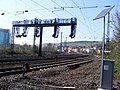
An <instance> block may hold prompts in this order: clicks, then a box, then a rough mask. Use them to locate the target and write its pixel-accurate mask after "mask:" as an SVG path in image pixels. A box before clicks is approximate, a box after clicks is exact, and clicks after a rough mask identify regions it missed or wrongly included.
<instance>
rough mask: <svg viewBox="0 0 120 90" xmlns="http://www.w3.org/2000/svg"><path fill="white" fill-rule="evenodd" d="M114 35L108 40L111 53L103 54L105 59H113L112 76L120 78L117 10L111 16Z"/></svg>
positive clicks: (119, 37)
mask: <svg viewBox="0 0 120 90" xmlns="http://www.w3.org/2000/svg"><path fill="white" fill-rule="evenodd" d="M113 26H114V27H115V30H114V37H113V39H112V41H111V42H110V50H111V53H109V54H105V57H106V58H107V59H111V60H115V66H114V77H115V78H116V79H117V78H120V16H119V13H118V12H117V13H116V15H115V16H114V17H113Z"/></svg>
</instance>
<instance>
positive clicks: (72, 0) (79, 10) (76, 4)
mask: <svg viewBox="0 0 120 90" xmlns="http://www.w3.org/2000/svg"><path fill="white" fill-rule="evenodd" d="M71 1H72V2H73V4H74V5H75V6H76V7H79V6H78V5H77V4H76V3H75V2H74V1H73V0H71ZM79 11H80V12H81V15H82V17H83V20H84V21H85V23H86V26H87V27H88V31H89V33H90V35H91V37H93V38H94V35H92V33H91V31H90V29H91V28H90V27H89V25H88V24H87V22H86V19H85V17H84V14H83V12H82V10H81V8H79Z"/></svg>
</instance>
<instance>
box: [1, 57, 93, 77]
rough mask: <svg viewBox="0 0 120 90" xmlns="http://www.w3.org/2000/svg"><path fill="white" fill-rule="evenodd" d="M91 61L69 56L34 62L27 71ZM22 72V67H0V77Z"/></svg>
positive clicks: (76, 64) (70, 65) (71, 65)
mask: <svg viewBox="0 0 120 90" xmlns="http://www.w3.org/2000/svg"><path fill="white" fill-rule="evenodd" d="M92 61H93V60H90V59H88V58H87V60H86V58H79V59H77V58H74V59H73V58H71V59H67V60H64V61H57V62H49V63H43V64H35V65H30V70H29V71H28V72H31V71H35V70H40V69H48V68H53V67H58V66H67V67H70V68H71V67H74V66H78V65H81V64H85V63H89V62H92ZM22 73H23V67H11V68H1V69H0V77H3V76H8V75H14V74H22Z"/></svg>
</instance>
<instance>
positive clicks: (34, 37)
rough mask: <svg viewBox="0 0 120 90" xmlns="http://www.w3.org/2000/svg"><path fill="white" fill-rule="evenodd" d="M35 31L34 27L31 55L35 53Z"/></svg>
mask: <svg viewBox="0 0 120 90" xmlns="http://www.w3.org/2000/svg"><path fill="white" fill-rule="evenodd" d="M35 29H36V27H35V28H34V38H33V54H34V53H35V40H36V37H35Z"/></svg>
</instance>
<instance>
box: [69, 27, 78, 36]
mask: <svg viewBox="0 0 120 90" xmlns="http://www.w3.org/2000/svg"><path fill="white" fill-rule="evenodd" d="M75 34H76V25H71V34H70V35H69V37H71V38H74V37H75Z"/></svg>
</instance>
